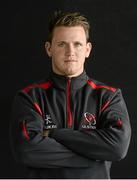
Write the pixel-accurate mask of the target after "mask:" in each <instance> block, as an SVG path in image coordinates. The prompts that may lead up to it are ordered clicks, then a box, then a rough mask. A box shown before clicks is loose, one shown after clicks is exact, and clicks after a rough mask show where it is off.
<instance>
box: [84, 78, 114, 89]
mask: <svg viewBox="0 0 137 180" xmlns="http://www.w3.org/2000/svg"><path fill="white" fill-rule="evenodd" d="M87 83H88V84H89V85H90V86H91V87H92V88H93V89H102V88H104V89H108V90H110V91H112V92H115V91H116V89H115V88H112V87H109V86H99V85H96V84H95V83H94V82H93V81H91V80H88V81H87Z"/></svg>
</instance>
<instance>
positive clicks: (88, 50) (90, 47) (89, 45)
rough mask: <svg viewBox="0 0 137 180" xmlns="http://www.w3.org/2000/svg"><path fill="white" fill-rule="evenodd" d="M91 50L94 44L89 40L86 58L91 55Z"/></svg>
mask: <svg viewBox="0 0 137 180" xmlns="http://www.w3.org/2000/svg"><path fill="white" fill-rule="evenodd" d="M91 50H92V44H91V42H88V43H87V45H86V55H85V57H86V58H88V57H89V55H90V52H91Z"/></svg>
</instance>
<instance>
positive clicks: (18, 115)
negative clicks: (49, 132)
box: [10, 92, 88, 168]
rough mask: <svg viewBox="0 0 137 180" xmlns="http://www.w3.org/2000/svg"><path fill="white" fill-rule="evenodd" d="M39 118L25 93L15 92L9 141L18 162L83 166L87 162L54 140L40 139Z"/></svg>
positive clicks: (29, 164) (46, 165)
mask: <svg viewBox="0 0 137 180" xmlns="http://www.w3.org/2000/svg"><path fill="white" fill-rule="evenodd" d="M42 134H43V119H42V117H41V116H40V115H39V113H38V112H37V111H36V110H35V108H34V105H33V102H32V99H31V98H30V96H29V95H28V94H25V93H22V92H20V93H18V94H17V95H16V97H15V99H14V102H13V108H12V118H11V122H10V142H11V148H12V152H13V155H14V157H15V159H16V160H17V161H18V162H21V163H23V164H25V165H26V166H29V167H38V168H47V167H48V168H49V167H87V166H88V159H87V158H84V157H82V156H80V155H77V154H76V153H74V152H72V151H71V150H69V149H68V148H66V147H65V146H64V145H62V144H60V143H59V142H57V141H56V140H55V139H52V138H49V137H43V136H42Z"/></svg>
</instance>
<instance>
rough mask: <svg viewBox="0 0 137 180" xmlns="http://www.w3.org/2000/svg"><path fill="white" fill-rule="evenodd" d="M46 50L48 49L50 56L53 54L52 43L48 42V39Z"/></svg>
mask: <svg viewBox="0 0 137 180" xmlns="http://www.w3.org/2000/svg"><path fill="white" fill-rule="evenodd" d="M45 50H46V52H47V54H48V56H49V57H51V56H52V53H51V43H50V42H48V41H47V42H45Z"/></svg>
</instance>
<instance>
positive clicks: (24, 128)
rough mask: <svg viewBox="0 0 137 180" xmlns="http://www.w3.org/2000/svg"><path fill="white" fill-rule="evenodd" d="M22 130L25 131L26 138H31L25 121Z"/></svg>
mask: <svg viewBox="0 0 137 180" xmlns="http://www.w3.org/2000/svg"><path fill="white" fill-rule="evenodd" d="M22 131H23V134H24V136H25V138H26V139H27V140H29V139H30V137H29V134H28V132H27V128H26V124H25V122H23V125H22Z"/></svg>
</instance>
